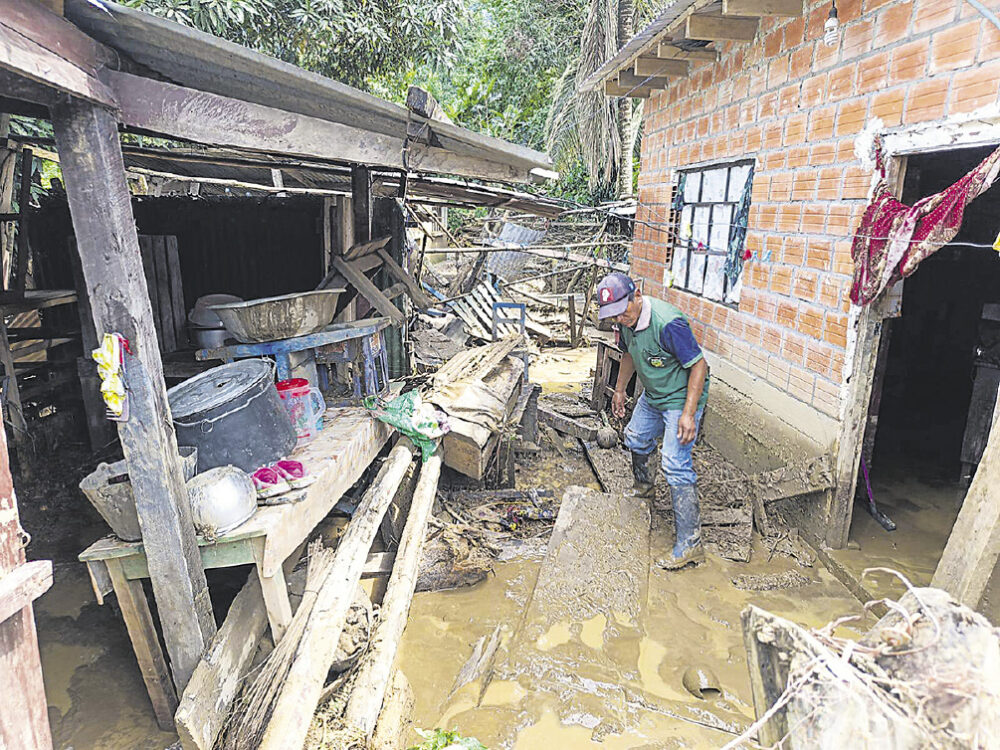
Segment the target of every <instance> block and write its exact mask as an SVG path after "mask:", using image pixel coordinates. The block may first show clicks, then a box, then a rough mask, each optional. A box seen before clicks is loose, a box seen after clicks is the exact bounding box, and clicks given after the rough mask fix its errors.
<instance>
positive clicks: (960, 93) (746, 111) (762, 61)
mask: <svg viewBox="0 0 1000 750" xmlns="http://www.w3.org/2000/svg"><path fill="white" fill-rule="evenodd" d="M988 4H989V5H993V6H996V3H995V2H991V3H988ZM836 5H837V12H838V21H839V28H838V29H837V30H836V32H835V34H834V35H833V36H832V38H831V39H830V41H831V42H832V44H829V45H828V44H826V43H825V42H824V38H823V37H824V26H825V24H826V22H827V20H828V18H829V16H830V10H831V3H830V1H829V0H823V1H822V2H813V1H812V0H806V2H805V3H802V2H799V1H797V0H725V2H702V1H701V0H695V1H694V2H691V1H690V0H679V2H674V3H672V4H670V5H668V6H667V7H666V8H665V9H664V11H663V12H662V13H661V15H660V16H659V17H658V18H657V19H656V20H655V21H654V22H653V23H652V24H650V26H649V27H647V28H646V29H644V30H643V31H642V32H640V33H639V34H637V35H636V36H635V37H634V38H633V39H632V40H631V41H630V42H629V43H628V44H627V45H626V46H625V47H624V48H623V49H622V50H621V51H620V52H619V54H618V55H617V56H616V57H615V58H614V59H613V60H611V61H609V62H608V63H607V64H606V65H604V66H603V67H602V68H601V69H600V70H598V71H597V72H596V73H595V74H594V75H593V76H592V77H591V78H590V79H589V80H588V81H587V84H586V86H587V87H588V88H594V89H597V88H601V89H603V90H604V92H605V93H606V94H608V95H612V96H630V97H641V98H642V99H644V106H645V112H644V119H645V129H644V132H643V141H642V160H641V172H640V176H639V195H638V199H639V205H638V211H637V223H636V231H635V240H634V244H633V251H632V252H633V255H632V257H633V260H632V269H633V272H634V274H635V276H636V277H638V278H641V279H642V282H643V285H644V288H645V290H646V291H647V292H648V293H652V294H653V295H655V296H660V297H663V298H665V299H667V300H669V301H670V302H672V303H674V304H676V305H677V306H679V307H680V308H681V309H682V310H684V311H685V312H686V313H687V314H688V316H689V317H690V318H691V320H692V324H693V327H694V329H695V332H696V334H697V335H698V337H699V339H700V341H701V342H702V344H703V346H704V348H705V349H706V350H707V351H708V352H709V357H708V358H709V362H710V364H711V366H712V371H713V377H714V382H713V392H712V400H711V412H710V415H709V418H708V427H707V429H709V430H711V431H712V434H713V436H714V439H715V440H721V441H729V442H732V443H733V445H732V447H733V448H734V449H738V450H734V451H732V453H733V454H734V455H736V454H739V455H743V456H746V457H747V458H746V460H747V462H748V467H747V468H756V467H765V468H772V467H775V466H779V465H782V464H784V463H788V462H790V461H794V460H796V459H801V458H808V457H810V456H820V455H827V456H830V462H831V470H832V472H833V489H832V490H828V491H825V492H821V493H814V495H811V496H810V497H809V498H808V501H806V502H803V500H802V499H801V498H799V499H797V501H796V502H795V503H794V504H789V506H788V511H789V512H790V513H792V514H793V515H795V514H798V515H799V517H800V518H801V522H800V524H801V526H802V527H803V528H804V529H807V530H809V531H810V532H812V534H813V535H814V536H815V537H816V538H818V539H821V540H823V541H825V542H826V543H827V544H829V545H830V546H833V547H841V546H843V545H844V544H845V543H846V541H847V534H848V529H849V527H850V521H851V508H852V505H853V497H854V493H855V483H856V481H857V472H858V466H859V456H860V454H861V450H862V444H863V443H864V442H865V440H864V438H865V434H866V425H872V424H873V423H877V417H878V406H877V402H878V400H879V398H878V396H880V395H881V389H882V379H883V375H884V370H885V366H884V365H885V359H884V358H883V360H881V362H882V364H881V365H880V364H879V362H880V360H879V351H880V342H881V344H882V347H881V348H882V349H883V350H888V349H889V348H890V347H889V346H888V336H882V332H883V329H885V328H886V326H884V325H883V323H884V321H885V320H887V319H891V318H892V317H893V316H895V315H898V314H899V309H900V305H899V299H900V295H901V289H900V287H904V288H905V287H906V285H907V284H909V279H908V280H907V282H906V283H905V284H900V285H897V288H894V289H893V290H892V292H891V293H887V294H886V295H883V297H884V299H880V300H878V301H877V302H876V303H875V304H873V305H871V306H869V307H866V308H857V307H853V308H852V305H851V303H850V301H849V299H848V290H849V287H850V283H851V275H852V270H853V266H852V259H851V244H852V236H853V234H854V232H855V229H856V227H857V226H858V222H859V219H860V217H861V214H862V213H863V211H864V209H865V207H866V205H867V196H868V195H869V191H870V189H871V187H872V185H873V175H874V168H873V164H871V163H868V161H867V160H866V161H862V160H861V159H859V157H858V156H857V155H856V153H855V152H856V141H858V140H859V136H862V134H863V131H866V128H867V132H866V136H867V135H871V134H872V133H874V132H876V131H877V132H878V133H879V134H881V135H883V136H884V139H885V154H886V157H887V162H888V170H889V179H890V180H894V181H895V183H896V184H898V188H899V193H900V195H901V196H902V198H903V200H904V202H907V197H906V196H907V190H909V196H910V198H909V200H910V201H912V200H915V199H916V198H917V197H922V196H921V195H920V194H919V193H920V190H921V186H920V184H918V183H919V180H918V179H917V177H918V176H919V175H923V177H924V178H925V179H924V182H925V183H926V184H925V187H927V186H928V185H931V184H932V183H934V180H933V179H931V178H932V177H934V175H935V174H937V173H940V174H938V176H939V177H941V178H942V179H944V178H945V177H948V180H946V181H945V182H944V185H947V184H950V181H953V180H954V179H957V177H958V176H960V174H961V172H957V173H956V174H955V175H954V176H949V174H950V173H949V174H946V172H948V170H949V169H952V168H953V167H954V166H955V165H959V164H961V165H965V164H966V162H968V164H969V165H975V163H976V161H977V160H978V159H981V158H982V153H989V152H990V151H991V150H992V148H993V147H995V145H996V144H997V143H1000V115H998V109H997V102H998V84H1000V28H997V26H996V25H994V22H995V20H996V19H995V17H994V18H993V19H992V20H991V19H990V18H988V15H990V14H989V12H987V13H986V14H985V15H984V14H983V13H980V12H979V11H978V10H977V8H976V7H974V6H973V5H972V4H970V3H969V2H968V1H967V0H838V2H837V4H836ZM692 40H698V41H692ZM706 42H707V44H706ZM973 112H975V113H976V114H975V116H971V115H970V113H973ZM876 118H877V119H876ZM869 140H870V139H869ZM861 141H862V142H865V138H864V137H862V138H861ZM974 147H977V148H978V149H979V150H976V149H975V148H974ZM983 147H986V151H985V152H983V151H982V148H983ZM953 149H961V150H962V154H961V158H952V159H949V158H944V159H940V158H937V160H936V161H935V158H936V157H935V154H937V155H938V156H940V154H941V153H942V152H944V151H945V150H949V153H950V150H953ZM956 153H957V152H956ZM918 162H919V164H918ZM951 162H954V164H951ZM908 163H909V164H910V165H911V167H912V169H907V164H908ZM914 165H916V166H914ZM918 167H919V168H918ZM963 168H964V169H966V170H967V169H968V166H965V167H963ZM935 170H937V172H935ZM942 170H944V171H942ZM952 171H954V169H952ZM748 181H749V184H747V182H748ZM909 183H913V184H909ZM944 185H942V187H943V186H944ZM744 187H747V190H746V195H745V196H744V195H742V194H741V191H742V189H743V188H744ZM937 189H941V188H940V187H938V188H935V190H937ZM925 192H926V191H925ZM984 199H985V196H984ZM741 200H742V202H741ZM994 201H995V198H994ZM741 208H742V209H748V210H747V211H746V230H745V237H742V238H737V239H738V240H739V247H738V248H737V249H738V252H739V261H741V266H740V264H739V263H737V264H736V267H735V268H734V269H732V270H733V271H735V273H734V274H733V277H731V278H730V277H727V274H726V271H725V263H726V253H727V252H728V251H730V250H731V248H730V247H729V245H728V242H727V239H728V240H732V239H734V237H735V235H736V233H734V232H733V231H732V229H733V225H734V224H736V223H737V216H738V215H739V212H740V210H741ZM970 210H971V209H970ZM984 215H985V216H1000V214H997V213H992V214H991V213H989V212H986V213H985V214H984ZM969 221H970V219H968V218H967V220H966V223H969ZM998 225H1000V221H997V220H996V219H994V220H992V221H991V222H990V227H989V231H991V232H992V234H991V235H989V236H988V238H987V237H985V236H984V237H983V238H981V239H985V240H986V242H987V243H989V242H992V240H993V237H994V236H995V235H996V231H997V229H998V228H1000V227H998ZM964 231H965V230H964V227H963V232H964ZM979 254H980V256H982V255H983V254H982V251H979ZM744 257H747V259H746V260H743V258H744ZM975 262H982V261H975ZM993 271H994V269H992V267H991V268H990V269H987V272H988V273H990V274H992V273H993ZM920 273H922V271H918V274H917V275H919V274H920ZM969 273H970V274H973V276H974V274H975V273H977V272H976V271H974V270H970V272H969ZM912 278H916V276H914V277H912ZM986 301H989V300H986ZM915 304H916V303H915ZM921 304H923V303H921ZM903 309H904V310H905V309H906V306H905V305H904V306H903ZM913 309H922V308H920V306H919V305H917V306H916V307H914V308H913ZM976 316H977V318H978V311H977V312H976ZM904 317H905V315H904ZM956 325H957V323H956ZM883 356H885V355H883ZM970 356H971V355H970ZM880 367H881V370H880V369H879V368H880ZM899 367H902V365H899ZM994 394H995V391H994ZM873 395H875V396H876V398H875V399H874V401H873V399H872V396H873ZM872 403H874V404H875V408H874V410H871V409H870V408H869V407H870V406H871V404H872ZM956 408H961V406H960V405H959V406H958V407H956ZM870 412H873V413H870ZM868 433H869V434H868V437H869V439H870V440H874V434H875V433H874V429H873V427H869V429H868ZM868 460H869V462H870V461H871V456H870V455H868Z"/></svg>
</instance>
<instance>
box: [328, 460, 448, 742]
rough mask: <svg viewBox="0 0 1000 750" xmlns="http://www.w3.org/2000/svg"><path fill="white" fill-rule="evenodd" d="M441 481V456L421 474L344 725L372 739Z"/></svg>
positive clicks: (422, 468) (414, 585)
mask: <svg viewBox="0 0 1000 750" xmlns="http://www.w3.org/2000/svg"><path fill="white" fill-rule="evenodd" d="M440 476H441V455H440V454H439V453H436V454H435V455H433V456H431V457H430V458H429V459H428V460H427V461H426V462H425V463H424V464H423V466H422V467H421V469H420V478H419V479H418V480H417V488H416V489H415V490H414V492H413V502H412V503H411V504H410V514H409V517H408V518H407V520H406V528H405V530H404V531H403V538H402V539H401V540H400V542H399V550H398V551H397V552H396V564H395V565H394V566H393V570H392V575H391V576H390V577H389V586H388V588H386V592H385V598H384V599H383V601H382V609H381V612H380V619H379V624H378V627H377V628H376V629H375V634H374V637H373V638H372V642H371V647H370V648H369V651H368V654H367V656H366V657H365V659H364V660H363V662H362V664H361V668H360V670H359V673H358V676H357V679H356V680H355V682H354V688H353V691H352V693H351V697H350V700H349V701H348V703H347V710H346V711H345V712H344V720H345V722H346V723H347V725H348V726H354V727H358V728H359V729H360V730H361V731H362V732H364V733H365V735H366V736H368V737H371V735H372V732H373V731H374V729H375V721H376V719H377V718H378V715H379V712H380V711H381V710H382V702H383V699H384V698H385V691H386V686H387V684H388V683H389V676H390V673H391V672H392V665H393V662H395V660H396V651H397V649H398V648H399V640H400V638H401V637H402V635H403V629H404V628H405V627H406V618H407V615H409V612H410V602H411V601H412V600H413V591H414V588H415V587H416V584H417V569H418V567H419V565H420V550H421V548H422V547H423V544H424V534H425V532H426V529H427V519H428V518H429V517H430V514H431V508H432V507H433V506H434V500H435V498H436V497H437V487H438V479H439V478H440Z"/></svg>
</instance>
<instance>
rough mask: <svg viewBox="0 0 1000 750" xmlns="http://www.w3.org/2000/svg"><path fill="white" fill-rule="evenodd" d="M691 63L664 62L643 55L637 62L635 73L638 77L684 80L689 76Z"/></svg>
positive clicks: (651, 56)
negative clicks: (662, 77)
mask: <svg viewBox="0 0 1000 750" xmlns="http://www.w3.org/2000/svg"><path fill="white" fill-rule="evenodd" d="M690 68H691V63H689V62H688V61H687V60H676V59H674V60H669V59H668V60H664V59H662V58H660V57H657V56H653V55H643V56H642V57H640V58H639V59H638V60H636V61H635V65H634V66H633V72H634V73H635V74H636V75H637V76H665V77H668V78H671V77H674V78H683V77H684V76H686V75H687V74H688V71H689V70H690Z"/></svg>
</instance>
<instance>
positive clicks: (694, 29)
mask: <svg viewBox="0 0 1000 750" xmlns="http://www.w3.org/2000/svg"><path fill="white" fill-rule="evenodd" d="M684 36H686V37H687V38H688V39H704V40H707V41H710V42H751V41H753V39H754V37H756V36H757V19H756V18H737V17H735V16H709V15H693V16H689V17H688V19H687V23H686V28H685V33H684Z"/></svg>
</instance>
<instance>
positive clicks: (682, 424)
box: [612, 400, 696, 445]
mask: <svg viewBox="0 0 1000 750" xmlns="http://www.w3.org/2000/svg"><path fill="white" fill-rule="evenodd" d="M612 404H614V401H613V400H612ZM695 427H696V425H695V422H694V417H693V416H692V415H690V414H688V413H687V412H684V413H683V414H681V418H680V419H678V420H677V439H678V440H680V441H681V443H682V444H684V445H687V444H688V443H690V442H691V441H692V440H694V434H695Z"/></svg>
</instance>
